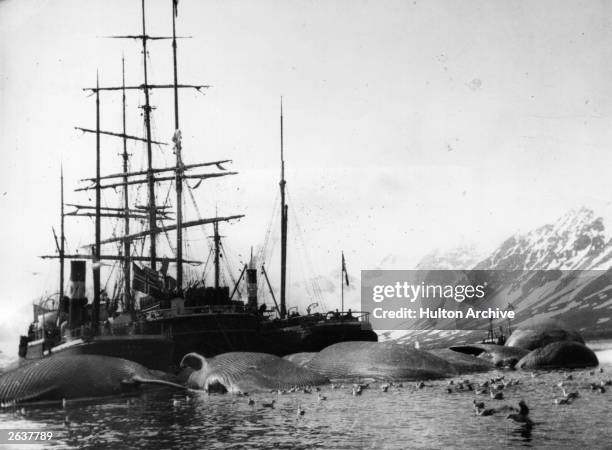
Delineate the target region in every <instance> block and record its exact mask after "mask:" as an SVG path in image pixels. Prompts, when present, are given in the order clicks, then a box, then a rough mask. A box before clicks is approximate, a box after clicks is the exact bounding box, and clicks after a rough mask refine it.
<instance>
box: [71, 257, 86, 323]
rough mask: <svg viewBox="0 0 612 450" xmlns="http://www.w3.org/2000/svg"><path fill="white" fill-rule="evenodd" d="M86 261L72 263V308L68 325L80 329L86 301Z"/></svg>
mask: <svg viewBox="0 0 612 450" xmlns="http://www.w3.org/2000/svg"><path fill="white" fill-rule="evenodd" d="M85 272H86V264H85V261H70V306H69V310H68V325H69V326H70V327H78V326H80V325H81V323H82V322H83V307H84V306H85V304H86V303H87V300H86V299H85Z"/></svg>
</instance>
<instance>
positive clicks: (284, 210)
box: [279, 97, 288, 319]
mask: <svg viewBox="0 0 612 450" xmlns="http://www.w3.org/2000/svg"><path fill="white" fill-rule="evenodd" d="M283 152H284V149H283V97H281V104H280V156H281V179H280V183H279V186H280V194H281V288H280V291H281V292H280V316H281V319H284V318H285V316H286V315H287V305H286V302H285V298H286V292H285V290H286V287H287V209H288V207H287V204H286V201H285V186H286V184H287V182H286V181H285V157H284V153H283Z"/></svg>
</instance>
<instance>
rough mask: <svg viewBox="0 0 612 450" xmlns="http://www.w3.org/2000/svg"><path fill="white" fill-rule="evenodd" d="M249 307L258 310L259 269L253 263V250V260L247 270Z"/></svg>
mask: <svg viewBox="0 0 612 450" xmlns="http://www.w3.org/2000/svg"><path fill="white" fill-rule="evenodd" d="M246 285H247V298H248V303H247V305H248V306H249V308H252V309H257V269H256V268H255V264H254V263H253V249H252V248H251V260H250V261H249V266H248V267H247V270H246Z"/></svg>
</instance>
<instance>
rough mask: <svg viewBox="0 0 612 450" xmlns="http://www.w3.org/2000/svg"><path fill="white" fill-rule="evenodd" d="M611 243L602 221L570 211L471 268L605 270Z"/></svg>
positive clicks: (584, 211)
mask: <svg viewBox="0 0 612 450" xmlns="http://www.w3.org/2000/svg"><path fill="white" fill-rule="evenodd" d="M611 265H612V243H611V241H610V238H609V236H607V235H606V230H605V226H604V223H603V219H602V218H601V217H597V216H596V215H595V213H594V212H593V211H592V210H590V209H587V208H580V209H578V210H571V211H569V212H568V213H567V214H565V215H564V216H563V217H561V218H560V219H559V220H557V221H556V222H555V223H554V224H547V225H544V226H542V227H540V228H538V229H536V230H533V231H530V232H529V233H526V234H523V235H515V236H512V237H510V238H509V239H507V240H506V241H505V242H504V243H503V244H502V245H501V246H500V247H499V248H498V249H497V250H495V251H494V252H493V253H492V254H491V255H490V256H489V257H488V258H486V259H484V260H483V261H481V262H479V263H478V264H476V265H475V266H474V268H475V269H485V270H491V269H495V270H551V269H559V270H593V269H604V270H607V269H608V268H609V267H610V266H611Z"/></svg>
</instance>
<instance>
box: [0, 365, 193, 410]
mask: <svg viewBox="0 0 612 450" xmlns="http://www.w3.org/2000/svg"><path fill="white" fill-rule="evenodd" d="M149 384H155V385H163V386H170V387H173V388H178V389H184V387H183V386H181V385H178V384H175V383H172V382H169V381H166V380H162V379H161V378H160V377H158V376H157V375H156V374H153V373H152V372H150V371H149V370H148V369H147V368H145V367H144V366H141V365H140V364H138V363H135V362H133V361H128V360H126V359H122V358H114V357H109V356H99V355H52V356H49V357H46V358H43V359H40V360H37V361H34V362H31V363H27V364H25V365H22V366H20V367H17V368H14V369H12V370H10V371H8V372H5V373H3V374H2V375H0V404H1V405H2V406H3V407H6V406H12V405H17V404H22V403H55V402H61V401H63V400H68V399H77V398H79V399H80V398H92V397H107V396H114V395H120V394H125V393H130V392H132V393H133V392H138V389H139V388H140V387H141V386H143V385H149Z"/></svg>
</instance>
